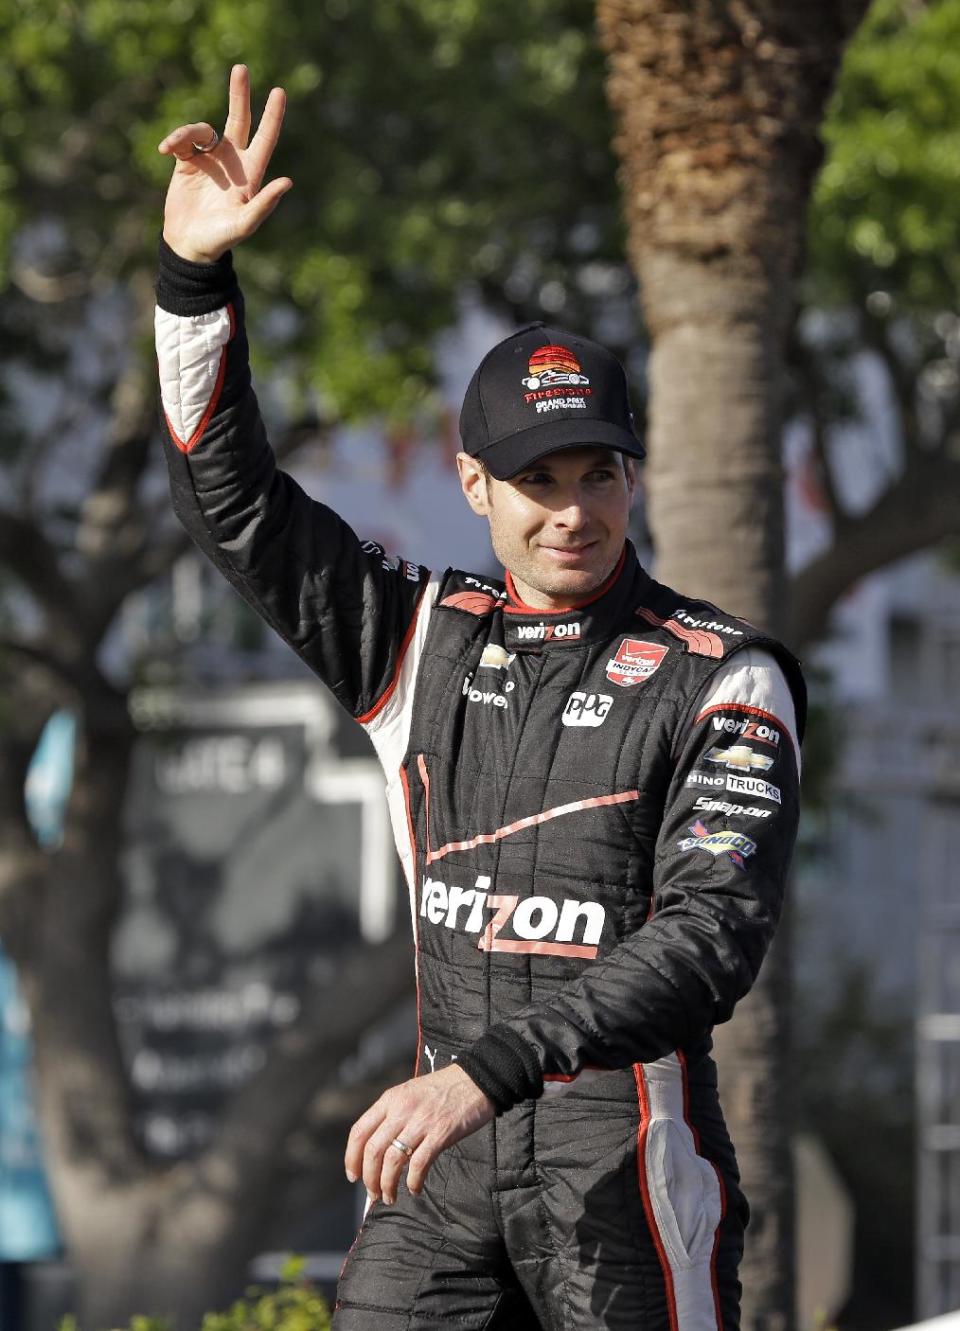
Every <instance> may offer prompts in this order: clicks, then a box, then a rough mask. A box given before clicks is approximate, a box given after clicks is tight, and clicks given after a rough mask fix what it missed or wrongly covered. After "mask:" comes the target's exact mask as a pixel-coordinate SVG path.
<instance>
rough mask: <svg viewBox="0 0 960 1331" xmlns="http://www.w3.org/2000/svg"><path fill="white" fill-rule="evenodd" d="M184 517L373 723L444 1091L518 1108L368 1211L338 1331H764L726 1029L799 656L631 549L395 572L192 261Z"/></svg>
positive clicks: (172, 306) (226, 263) (162, 315)
mask: <svg viewBox="0 0 960 1331" xmlns="http://www.w3.org/2000/svg"><path fill="white" fill-rule="evenodd" d="M158 303H159V307H160V308H159V311H158V324H157V332H158V351H159V360H160V371H161V388H162V395H163V401H164V409H165V420H166V424H167V431H168V436H169V447H168V449H167V455H168V459H169V464H170V475H171V484H172V490H173V497H174V503H175V506H176V510H177V512H178V514H179V515H180V517H181V519H182V521H183V522H184V524H185V525H186V527H187V528H188V530H189V531H190V533H191V535H192V536H193V537H194V539H195V540H196V541H197V544H198V545H199V546H200V547H201V548H202V549H203V550H204V551H205V552H206V553H207V554H208V555H209V556H210V558H211V559H212V560H213V561H214V563H215V564H216V565H217V566H218V567H219V568H220V569H221V570H222V571H223V573H224V574H225V576H226V577H227V578H228V579H229V580H230V582H232V583H233V584H234V586H236V587H237V588H238V590H239V591H240V592H241V593H242V594H243V595H244V596H245V597H246V598H247V599H248V600H249V601H250V602H252V604H253V605H255V606H256V608H257V609H258V610H259V611H260V613H261V614H262V615H263V616H264V617H265V619H266V620H267V621H268V622H269V623H270V624H271V625H272V626H273V627H274V628H275V629H276V630H277V632H278V633H280V634H281V635H282V637H283V638H284V639H285V640H286V641H287V642H288V643H289V644H290V645H291V646H292V647H293V648H294V650H295V651H296V652H297V653H298V654H299V655H300V656H301V657H302V658H303V660H304V661H306V662H307V664H308V665H309V666H311V667H312V668H313V669H314V670H315V671H316V673H317V674H318V675H319V676H320V677H321V678H322V679H323V680H324V681H325V683H326V684H327V685H328V686H329V688H330V689H332V691H333V692H334V694H335V695H336V697H337V698H338V699H339V701H340V702H341V703H342V704H343V706H344V707H346V708H347V709H348V710H349V711H350V712H351V714H352V715H353V716H354V717H355V718H356V719H357V720H358V721H359V722H360V723H361V724H362V725H363V726H364V727H365V728H366V729H367V731H368V733H369V734H370V735H371V737H372V739H373V741H374V744H375V746H376V748H377V751H378V753H379V756H380V758H381V761H382V762H383V764H384V769H385V771H386V776H387V793H388V798H389V802H390V807H391V813H392V817H393V823H394V830H395V834H396V839H397V845H398V849H399V852H400V855H401V858H402V860H403V862H404V867H405V870H406V874H407V879H408V883H409V886H410V899H411V913H412V920H413V930H414V939H415V947H416V970H417V990H418V1013H419V1028H420V1029H419V1033H418V1039H419V1045H418V1048H419V1054H418V1061H417V1070H418V1073H420V1074H423V1073H424V1072H429V1071H430V1070H431V1069H433V1068H439V1067H442V1066H445V1065H446V1064H448V1063H449V1061H450V1060H452V1059H459V1061H460V1062H461V1064H462V1065H463V1066H464V1068H465V1069H466V1070H467V1072H468V1073H469V1075H470V1076H471V1077H472V1078H473V1079H474V1080H475V1081H476V1082H477V1083H478V1085H480V1086H481V1087H482V1088H483V1089H484V1090H485V1091H486V1092H487V1093H488V1095H490V1097H491V1098H492V1100H493V1101H494V1103H495V1104H496V1106H497V1108H498V1111H499V1112H498V1116H497V1118H496V1119H495V1120H494V1122H493V1123H491V1124H490V1125H489V1126H488V1127H486V1128H484V1129H482V1130H481V1131H479V1132H477V1133H475V1134H473V1135H472V1136H471V1137H468V1138H467V1139H465V1140H464V1141H463V1142H461V1143H459V1144H458V1145H456V1146H454V1147H452V1148H450V1149H448V1150H447V1151H445V1152H444V1153H443V1154H442V1155H441V1156H440V1157H439V1158H438V1160H437V1162H436V1163H435V1165H434V1166H433V1168H432V1170H431V1172H430V1175H429V1177H428V1181H427V1185H426V1188H425V1191H424V1195H423V1196H422V1197H421V1198H419V1199H414V1198H412V1197H411V1196H410V1194H409V1193H407V1192H406V1190H405V1189H404V1188H402V1187H401V1190H400V1195H399V1198H398V1201H397V1204H396V1205H395V1206H392V1207H389V1206H386V1205H383V1204H382V1203H377V1204H375V1205H374V1206H373V1207H372V1209H371V1211H370V1212H369V1214H368V1216H367V1218H366V1220H365V1222H364V1225H363V1228H362V1230H361V1232H360V1234H359V1235H358V1239H357V1242H356V1244H355V1245H354V1248H353V1249H352V1250H351V1256H350V1257H349V1259H348V1261H347V1263H346V1266H345V1269H344V1273H343V1275H342V1278H341V1283H340V1290H339V1300H338V1307H337V1313H336V1325H337V1327H338V1328H341V1331H347V1329H348V1328H349V1329H352V1328H359V1327H364V1328H367V1327H369V1328H376V1329H377V1331H394V1328H396V1329H397V1331H399V1328H401V1327H403V1328H419V1327H425V1326H428V1325H431V1326H432V1325H434V1324H436V1323H439V1322H441V1321H443V1322H451V1323H453V1324H455V1325H458V1326H460V1327H462V1328H465V1329H466V1331H471V1329H474V1328H475V1329H476V1331H479V1329H480V1328H484V1327H488V1326H492V1325H498V1326H500V1325H502V1326H509V1325H517V1326H525V1327H530V1326H534V1325H538V1324H539V1325H542V1326H544V1327H551V1328H552V1327H557V1328H560V1327H563V1328H567V1329H573V1328H576V1329H577V1331H579V1328H587V1327H591V1328H592V1327H624V1328H626V1327H630V1328H631V1329H634V1328H642V1329H643V1331H668V1328H669V1329H670V1331H705V1329H706V1328H717V1327H718V1326H720V1325H722V1326H723V1327H724V1328H725V1329H726V1331H732V1329H733V1328H736V1326H737V1325H738V1303H739V1284H738V1281H737V1266H738V1262H739V1258H740V1254H741V1250H742V1238H743V1227H744V1223H745V1219H746V1205H745V1202H744V1199H743V1196H742V1194H741V1193H740V1191H739V1188H738V1174H737V1168H736V1161H735V1158H734V1154H733V1149H732V1147H731V1144H730V1140H729V1138H728V1135H727V1132H726V1129H725V1127H724V1122H723V1117H722V1114H721V1111H720V1107H719V1103H718V1099H717V1091H716V1073H715V1068H714V1064H713V1062H712V1060H711V1058H710V1056H709V1050H710V1047H711V1041H710V1031H711V1027H712V1026H713V1025H714V1024H715V1023H716V1022H718V1021H724V1020H726V1019H727V1018H728V1017H729V1016H730V1014H731V1012H732V1010H733V1007H734V1004H735V1003H736V1002H737V1000H738V999H739V998H741V997H742V996H743V995H744V994H745V993H746V992H747V990H748V989H749V988H750V986H751V984H752V983H753V980H754V978H755V977H756V974H757V971H758V969H759V966H760V963H761V960H762V958H763V955H764V951H765V949H766V947H767V945H768V943H769V941H770V938H771V936H772V934H773V931H774V928H775V925H776V922H777V917H778V914H779V911H780V906H781V899H782V894H783V886H784V879H785V876H786V873H787V867H788V863H789V859H790V853H791V848H792V844H793V840H794V835H795V829H796V822H797V805H798V758H797V753H796V744H797V736H798V731H799V728H800V727H802V724H803V710H804V690H803V683H802V679H801V677H800V672H799V668H798V666H797V664H796V662H795V661H794V660H793V658H792V657H790V656H789V654H788V653H787V652H786V651H785V650H784V649H783V648H781V647H780V646H779V645H778V644H777V643H775V642H772V641H770V640H768V639H765V638H763V637H762V635H761V634H760V633H758V632H757V631H756V630H754V629H752V628H751V627H749V626H748V625H747V624H745V623H743V622H742V621H739V620H736V619H733V618H732V617H730V616H729V615H725V614H723V613H721V612H719V611H717V610H716V609H715V608H714V607H712V606H709V605H706V604H704V603H701V602H696V601H693V600H691V599H690V598H686V597H683V596H681V595H678V594H677V593H676V592H673V591H670V590H669V589H668V588H666V587H664V586H662V585H660V584H659V583H657V582H655V581H654V580H653V579H652V578H651V577H649V576H648V574H647V573H645V572H644V570H643V569H642V568H641V567H640V566H639V564H638V563H637V560H636V557H635V554H634V552H633V549H632V547H631V546H629V544H628V545H627V547H626V549H625V551H624V554H623V557H622V558H621V560H620V563H619V565H618V566H617V568H616V570H615V571H614V573H613V575H612V576H611V578H610V579H609V581H608V582H607V584H606V585H605V586H604V587H603V588H602V589H601V590H600V591H599V592H598V593H597V594H596V595H595V596H594V597H593V598H592V600H591V601H589V603H587V604H584V605H580V606H578V607H575V608H572V609H569V610H564V611H558V612H556V613H549V614H546V613H543V612H541V611H538V610H533V609H530V608H529V607H526V606H524V605H523V604H521V603H520V602H519V601H518V600H517V598H516V596H515V595H514V594H513V589H512V585H511V583H510V581H509V578H508V579H507V581H506V584H504V583H501V582H498V581H490V580H488V579H485V578H481V577H473V576H470V575H467V574H464V573H461V572H455V571H451V570H447V571H446V572H444V573H441V574H439V575H431V574H430V573H429V572H428V570H426V569H424V568H421V567H419V566H417V565H413V564H409V563H407V562H405V561H403V560H399V559H394V558H388V557H387V556H386V555H385V553H384V551H383V550H382V549H381V548H380V547H379V546H377V545H374V544H372V543H367V544H363V543H361V542H360V541H359V540H358V539H357V538H356V536H354V534H353V532H352V531H351V530H350V528H349V527H348V526H347V525H346V524H345V523H344V522H342V521H341V520H340V519H339V518H338V517H337V516H336V515H335V514H334V513H332V512H331V511H330V510H329V509H328V508H326V507H325V506H324V505H322V504H320V503H317V502H315V501H314V500H311V499H310V498H308V497H307V495H305V494H304V493H303V491H302V490H301V489H300V488H299V487H298V486H297V484H296V483H295V482H294V481H293V480H291V479H290V477H288V476H286V475H284V474H283V473H281V472H280V471H278V470H277V469H276V467H275V465H274V460H273V456H272V454H271V452H270V449H269V447H268V444H267V441H266V438H265V434H264V429H263V424H262V422H261V418H260V414H259V411H258V408H257V403H256V399H255V396H254V393H253V390H252V388H251V384H250V375H249V370H248V362H247V343H246V337H245V333H244V325H243V305H242V299H241V297H240V293H239V290H238V288H237V285H236V281H235V278H234V275H233V269H232V266H231V263H230V260H229V257H227V258H224V259H223V260H221V261H220V262H219V263H217V264H212V265H194V264H187V263H185V262H183V261H182V260H179V259H178V258H177V257H176V256H175V255H173V254H172V253H171V252H170V251H169V250H165V251H164V253H163V256H162V262H161V275H160V282H159V285H158Z"/></svg>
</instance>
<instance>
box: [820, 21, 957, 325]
mask: <svg viewBox="0 0 960 1331" xmlns="http://www.w3.org/2000/svg"><path fill="white" fill-rule="evenodd" d="M824 140H825V143H826V146H827V153H828V156H827V162H826V165H825V167H824V169H823V171H822V172H821V175H820V178H819V182H818V185H817V190H816V194H815V197H814V203H813V208H812V210H811V214H810V237H811V252H810V258H811V263H810V269H809V278H810V294H811V297H812V298H813V299H815V300H817V301H819V302H822V303H828V302H829V303H844V304H847V303H853V304H857V303H859V302H860V301H862V299H863V297H864V296H865V295H866V294H867V293H869V292H873V291H884V292H887V293H889V294H890V295H891V297H893V299H894V300H895V301H896V302H897V305H898V306H899V307H900V308H901V309H903V310H908V311H911V312H914V313H920V312H923V311H929V310H931V309H932V310H937V311H939V310H941V309H943V308H945V307H948V306H951V305H954V306H955V305H956V303H957V293H958V290H960V4H958V3H957V2H956V0H937V3H933V4H923V3H917V2H916V0H875V3H874V5H873V7H872V9H871V11H870V14H869V15H868V17H867V20H866V22H865V23H864V25H863V27H862V28H861V29H860V32H859V33H858V34H857V36H856V37H855V38H854V40H853V42H852V43H851V45H850V48H849V49H848V51H847V56H846V60H845V63H844V66H843V74H842V77H841V80H840V85H839V88H838V90H837V95H836V97H835V98H834V101H833V106H832V109H831V112H830V115H829V117H828V119H827V121H826V124H825V126H824Z"/></svg>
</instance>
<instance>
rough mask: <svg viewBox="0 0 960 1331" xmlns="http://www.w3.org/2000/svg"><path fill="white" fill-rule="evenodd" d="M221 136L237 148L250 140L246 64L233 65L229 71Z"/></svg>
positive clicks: (248, 76) (248, 88)
mask: <svg viewBox="0 0 960 1331" xmlns="http://www.w3.org/2000/svg"><path fill="white" fill-rule="evenodd" d="M223 136H224V138H226V139H229V140H230V142H231V143H232V144H234V146H235V147H237V148H245V147H246V146H247V143H248V142H249V140H250V71H249V70H248V69H247V67H246V65H234V67H233V69H231V71H230V105H229V111H228V113H227V123H226V125H225V126H224V130H223Z"/></svg>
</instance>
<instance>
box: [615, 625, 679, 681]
mask: <svg viewBox="0 0 960 1331" xmlns="http://www.w3.org/2000/svg"><path fill="white" fill-rule="evenodd" d="M669 650H670V648H669V647H661V646H660V644H659V643H656V642H643V641H642V640H641V639H639V638H624V640H623V642H622V643H621V644H620V646H619V647H618V648H617V654H616V656H612V657H611V658H610V660H609V661H608V662H607V672H606V673H607V679H609V681H610V683H611V684H619V686H620V688H622V689H629V688H632V687H633V685H634V684H643V683H645V682H646V680H648V679H649V678H650V676H651V675H652V674H654V673H655V672H656V671H657V670H658V669H659V668H660V665H661V664H662V662H663V658H664V657H665V656H666V654H667V652H669Z"/></svg>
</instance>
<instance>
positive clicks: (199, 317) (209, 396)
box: [154, 307, 232, 447]
mask: <svg viewBox="0 0 960 1331" xmlns="http://www.w3.org/2000/svg"><path fill="white" fill-rule="evenodd" d="M154 328H155V332H156V339H157V361H158V364H159V367H160V398H161V401H162V402H163V410H164V412H165V413H166V417H167V420H168V422H169V424H170V430H171V433H172V434H173V436H174V438H175V441H176V442H177V444H179V445H180V446H181V447H185V446H186V445H188V444H190V443H191V442H193V441H194V440H193V437H194V435H195V434H196V432H197V430H198V429H199V428H200V425H201V423H202V422H203V419H204V417H205V415H206V414H207V409H208V407H209V406H210V404H211V402H212V400H213V397H214V394H215V393H216V390H217V384H218V382H219V379H220V362H221V358H222V356H223V351H224V348H225V347H226V345H227V343H228V342H229V341H230V334H231V329H232V321H231V317H230V310H229V307H227V308H225V309H222V310H213V311H212V312H211V313H210V314H195V315H190V316H184V315H179V314H170V313H169V312H168V311H167V310H161V309H160V308H159V307H158V308H157V312H156V317H155V321H154Z"/></svg>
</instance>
